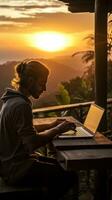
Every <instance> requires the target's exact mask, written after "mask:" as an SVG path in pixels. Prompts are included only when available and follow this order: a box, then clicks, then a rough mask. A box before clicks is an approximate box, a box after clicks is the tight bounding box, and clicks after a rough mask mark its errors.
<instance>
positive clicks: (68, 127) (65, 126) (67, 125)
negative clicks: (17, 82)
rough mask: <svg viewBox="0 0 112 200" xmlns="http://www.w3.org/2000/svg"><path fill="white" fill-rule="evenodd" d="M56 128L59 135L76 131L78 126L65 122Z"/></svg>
mask: <svg viewBox="0 0 112 200" xmlns="http://www.w3.org/2000/svg"><path fill="white" fill-rule="evenodd" d="M56 128H57V129H58V130H59V133H63V132H66V131H69V130H74V131H75V128H76V125H75V123H73V122H70V121H67V120H64V121H63V122H61V123H60V124H58V125H57V126H56Z"/></svg>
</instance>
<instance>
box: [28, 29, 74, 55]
mask: <svg viewBox="0 0 112 200" xmlns="http://www.w3.org/2000/svg"><path fill="white" fill-rule="evenodd" d="M31 43H32V46H34V47H36V48H38V49H41V50H44V51H49V52H55V51H61V50H63V49H65V48H67V47H69V46H70V37H69V36H68V35H67V34H64V33H59V32H51V31H49V32H39V33H36V34H34V35H33V36H32V39H31Z"/></svg>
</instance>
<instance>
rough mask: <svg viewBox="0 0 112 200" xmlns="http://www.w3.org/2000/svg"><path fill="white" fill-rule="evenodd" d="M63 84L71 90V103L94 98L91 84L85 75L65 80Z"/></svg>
mask: <svg viewBox="0 0 112 200" xmlns="http://www.w3.org/2000/svg"><path fill="white" fill-rule="evenodd" d="M62 84H63V85H64V87H65V88H66V90H67V91H68V92H69V95H70V98H71V102H70V103H79V102H84V101H88V100H92V98H93V91H92V88H91V84H88V81H87V79H86V78H85V77H76V78H74V79H71V80H69V81H68V82H63V83H62Z"/></svg>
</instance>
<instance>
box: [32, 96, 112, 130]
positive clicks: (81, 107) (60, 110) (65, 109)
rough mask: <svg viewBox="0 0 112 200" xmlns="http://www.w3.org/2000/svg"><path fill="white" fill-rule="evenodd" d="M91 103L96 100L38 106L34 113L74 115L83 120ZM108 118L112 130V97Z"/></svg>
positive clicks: (37, 114)
mask: <svg viewBox="0 0 112 200" xmlns="http://www.w3.org/2000/svg"><path fill="white" fill-rule="evenodd" d="M91 103H94V101H89V102H84V103H75V104H68V105H58V106H50V107H43V108H37V109H33V115H34V118H36V117H51V116H65V115H72V116H74V117H75V118H76V119H78V120H79V121H81V122H83V121H84V119H85V116H86V114H87V111H88V109H89V106H90V104H91ZM107 119H108V124H107V126H108V129H109V130H110V129H112V98H108V99H107Z"/></svg>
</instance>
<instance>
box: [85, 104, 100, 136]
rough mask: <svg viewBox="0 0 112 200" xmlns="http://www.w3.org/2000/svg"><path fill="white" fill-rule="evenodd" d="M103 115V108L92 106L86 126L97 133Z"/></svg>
mask: <svg viewBox="0 0 112 200" xmlns="http://www.w3.org/2000/svg"><path fill="white" fill-rule="evenodd" d="M103 113H104V109H103V108H102V107H100V106H98V105H96V104H91V106H90V109H89V111H88V114H87V116H86V119H85V121H84V126H85V127H86V128H88V129H89V130H90V131H92V132H93V133H95V132H96V130H97V128H98V126H99V123H100V121H101V118H102V116H103Z"/></svg>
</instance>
